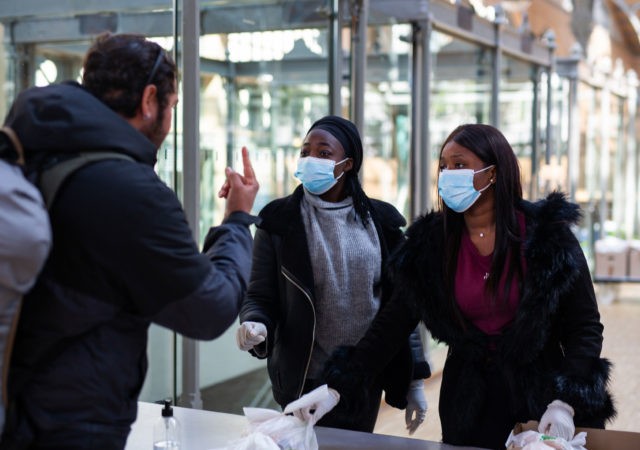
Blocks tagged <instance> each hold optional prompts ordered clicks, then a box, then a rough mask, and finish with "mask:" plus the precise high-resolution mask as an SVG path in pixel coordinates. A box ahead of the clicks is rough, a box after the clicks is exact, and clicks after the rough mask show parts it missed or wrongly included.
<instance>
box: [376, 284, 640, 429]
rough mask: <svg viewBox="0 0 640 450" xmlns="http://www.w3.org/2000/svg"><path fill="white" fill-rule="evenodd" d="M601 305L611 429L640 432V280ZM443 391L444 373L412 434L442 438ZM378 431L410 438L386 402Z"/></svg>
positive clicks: (439, 355) (430, 389) (434, 381)
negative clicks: (613, 412) (614, 410)
mask: <svg viewBox="0 0 640 450" xmlns="http://www.w3.org/2000/svg"><path fill="white" fill-rule="evenodd" d="M598 287H599V286H596V289H598ZM599 307H600V314H601V316H602V322H603V324H604V327H605V328H604V346H603V350H602V356H603V357H606V358H609V360H611V361H612V362H613V364H614V369H613V376H612V382H611V390H612V392H613V395H614V398H615V402H616V407H617V409H618V416H617V418H616V419H615V420H614V421H613V422H612V423H610V424H608V425H607V428H608V429H615V430H624V431H635V432H640V283H639V284H631V283H628V284H623V285H620V286H619V288H618V292H617V296H616V300H615V301H614V302H612V303H610V304H600V306H599ZM443 356H444V350H443V349H441V350H437V351H436V352H434V354H433V357H434V360H435V362H436V365H437V364H438V362H440V364H441V361H442V359H443ZM440 367H442V366H441V365H440ZM439 390H440V376H439V374H437V375H436V376H434V377H432V378H431V379H429V380H428V381H427V383H426V386H425V394H426V397H427V401H428V403H429V409H428V411H427V417H426V420H425V423H424V424H423V425H422V426H421V427H420V428H419V429H418V430H417V431H416V432H415V434H414V435H413V436H411V437H414V438H418V439H427V440H431V441H439V440H440V438H441V431H440V420H439V418H438V411H437V409H438V395H439ZM375 432H376V433H382V434H390V435H394V436H404V437H407V436H408V435H407V431H406V429H405V425H404V412H403V411H399V410H397V409H393V408H390V407H388V406H387V405H386V404H384V403H383V406H382V408H381V410H380V415H379V416H378V422H377V425H376V429H375Z"/></svg>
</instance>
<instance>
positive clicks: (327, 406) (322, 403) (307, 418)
mask: <svg viewBox="0 0 640 450" xmlns="http://www.w3.org/2000/svg"><path fill="white" fill-rule="evenodd" d="M327 391H328V395H326V396H324V398H322V399H321V400H318V401H317V402H314V403H313V404H311V405H308V406H305V407H303V408H299V409H295V410H293V411H291V412H292V413H293V415H294V416H296V417H297V418H298V419H300V420H302V421H304V422H311V423H312V424H313V425H315V424H316V423H317V422H318V420H320V419H322V416H324V415H325V414H326V413H328V412H329V411H331V410H332V409H333V408H334V407H335V406H336V405H337V404H338V402H339V401H340V394H338V391H336V390H335V389H331V388H330V387H328V388H327Z"/></svg>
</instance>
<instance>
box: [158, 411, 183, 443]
mask: <svg viewBox="0 0 640 450" xmlns="http://www.w3.org/2000/svg"><path fill="white" fill-rule="evenodd" d="M181 448H182V447H181V445H180V422H178V419H176V418H175V417H173V408H172V407H171V400H170V399H166V400H165V401H164V408H162V417H160V418H159V419H158V420H157V421H156V423H155V425H154V427H153V450H180V449H181Z"/></svg>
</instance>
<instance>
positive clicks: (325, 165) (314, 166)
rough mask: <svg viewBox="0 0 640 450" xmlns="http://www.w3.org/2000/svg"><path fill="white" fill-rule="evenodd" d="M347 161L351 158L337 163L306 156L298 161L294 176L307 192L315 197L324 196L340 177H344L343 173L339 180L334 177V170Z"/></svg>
mask: <svg viewBox="0 0 640 450" xmlns="http://www.w3.org/2000/svg"><path fill="white" fill-rule="evenodd" d="M347 159H349V158H345V159H343V160H342V161H339V162H335V161H334V160H332V159H322V158H314V157H313V156H305V157H304V158H300V159H298V169H297V170H296V172H295V173H294V174H293V175H294V176H295V177H296V178H297V179H298V180H300V181H301V182H302V185H303V186H304V188H305V189H306V190H307V191H309V192H311V193H312V194H315V195H322V194H324V193H325V192H327V191H328V190H329V189H331V188H332V187H334V186H335V185H336V183H337V182H338V180H339V179H340V177H341V176H342V175H344V172H342V173H341V174H340V175H338V177H337V178H336V177H334V176H333V169H334V167H335V166H337V165H338V164H342V163H343V162H345V161H346V160H347Z"/></svg>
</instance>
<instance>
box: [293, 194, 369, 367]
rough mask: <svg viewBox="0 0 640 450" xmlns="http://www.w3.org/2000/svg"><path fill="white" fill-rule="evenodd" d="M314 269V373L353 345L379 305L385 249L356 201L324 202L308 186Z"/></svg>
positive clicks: (305, 209) (306, 216) (305, 212)
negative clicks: (342, 348) (343, 347)
mask: <svg viewBox="0 0 640 450" xmlns="http://www.w3.org/2000/svg"><path fill="white" fill-rule="evenodd" d="M301 212H302V221H303V222H304V227H305V231H306V233H307V243H308V245H309V255H310V256H311V266H312V270H313V279H314V291H315V305H314V307H315V312H316V334H315V336H316V338H315V344H314V349H313V353H312V356H311V363H310V366H309V372H308V374H307V376H308V377H309V378H315V377H316V376H317V375H318V372H319V371H320V370H321V369H322V365H323V364H324V362H325V360H326V359H327V358H328V357H329V355H330V354H331V352H332V351H333V349H334V348H335V347H336V346H338V345H354V344H356V343H357V342H358V341H359V340H360V338H361V337H362V336H363V335H364V333H365V332H366V330H367V328H368V327H369V325H370V324H371V321H372V320H373V317H374V316H375V314H376V313H377V311H378V308H379V307H380V292H379V289H378V286H379V282H380V270H381V259H382V256H381V250H380V241H379V239H378V233H377V232H376V229H375V226H374V224H373V223H372V221H371V220H369V222H368V223H367V226H366V227H364V226H363V225H362V221H361V220H360V218H359V217H358V216H357V214H356V212H355V209H354V207H353V200H352V199H351V197H347V198H346V199H344V200H342V201H341V202H337V203H332V202H325V201H324V200H322V199H321V198H320V197H319V196H316V195H313V194H310V193H309V192H307V191H306V190H305V193H304V198H303V200H302V202H301Z"/></svg>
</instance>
